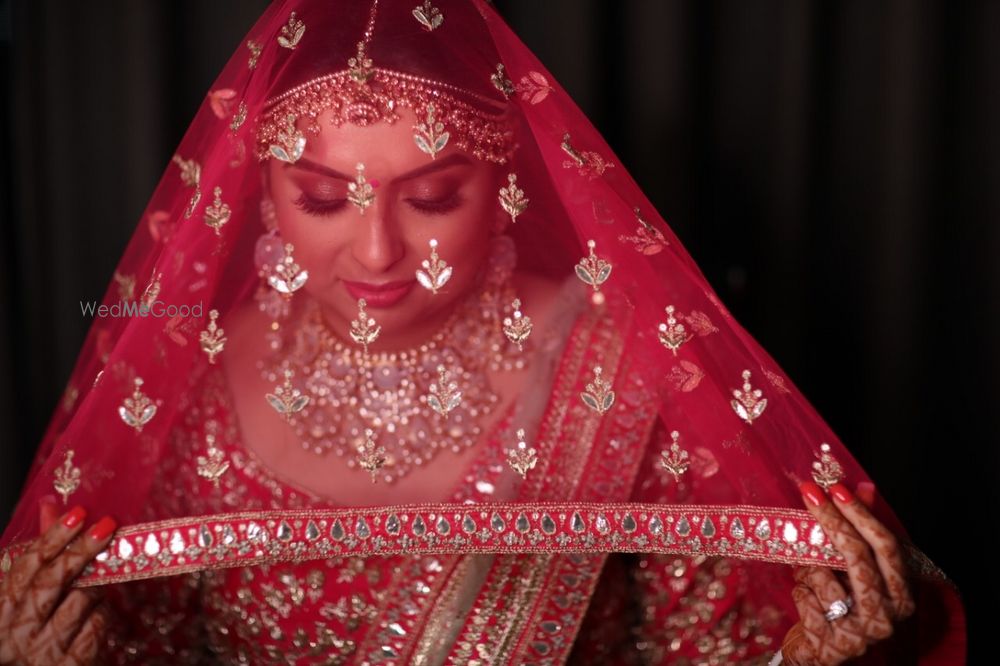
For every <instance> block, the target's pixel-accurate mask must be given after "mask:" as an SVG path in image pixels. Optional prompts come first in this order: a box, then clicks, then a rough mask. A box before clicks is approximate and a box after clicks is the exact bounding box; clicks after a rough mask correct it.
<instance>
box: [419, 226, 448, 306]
mask: <svg viewBox="0 0 1000 666" xmlns="http://www.w3.org/2000/svg"><path fill="white" fill-rule="evenodd" d="M430 246H431V258H430V259H424V260H423V261H421V262H420V265H421V266H422V267H423V270H421V269H417V272H416V276H417V282H419V283H420V286H422V287H423V288H424V289H429V290H430V291H431V293H434V294H436V293H438V290H439V289H441V287H443V286H444V285H445V283H447V282H448V280H450V279H451V273H452V267H451V266H449V265H448V264H447V263H446V262H445V261H444V260H443V259H441V257H439V256H438V253H437V246H438V242H437V239H435V238H432V239H431V240H430Z"/></svg>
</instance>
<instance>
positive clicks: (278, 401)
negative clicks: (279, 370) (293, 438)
mask: <svg viewBox="0 0 1000 666" xmlns="http://www.w3.org/2000/svg"><path fill="white" fill-rule="evenodd" d="M292 374H293V373H292V371H291V370H289V369H286V370H285V381H284V383H283V384H282V385H281V386H278V387H276V388H275V389H274V393H267V394H265V395H264V398H266V399H267V402H268V404H269V405H271V407H273V408H274V411H276V412H278V413H279V414H281V415H282V416H283V417H285V420H286V421H291V418H292V414H297V413H298V412H301V411H302V410H303V409H305V407H306V405H308V404H309V396H307V395H303V394H302V391H300V390H299V389H297V388H295V387H294V386H292Z"/></svg>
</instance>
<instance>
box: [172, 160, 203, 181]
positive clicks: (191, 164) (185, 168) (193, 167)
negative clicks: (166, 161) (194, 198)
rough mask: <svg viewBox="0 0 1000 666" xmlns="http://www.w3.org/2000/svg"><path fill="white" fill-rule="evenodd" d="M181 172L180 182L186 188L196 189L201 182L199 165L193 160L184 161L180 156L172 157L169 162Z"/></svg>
mask: <svg viewBox="0 0 1000 666" xmlns="http://www.w3.org/2000/svg"><path fill="white" fill-rule="evenodd" d="M171 161H172V162H173V163H174V164H176V165H177V166H178V168H179V169H180V170H181V182H182V183H184V184H185V185H187V186H188V187H195V188H197V187H198V184H199V183H200V182H201V165H200V164H198V163H197V162H196V161H194V160H193V159H191V160H186V159H184V158H182V157H181V156H180V155H174V157H173V159H172V160H171Z"/></svg>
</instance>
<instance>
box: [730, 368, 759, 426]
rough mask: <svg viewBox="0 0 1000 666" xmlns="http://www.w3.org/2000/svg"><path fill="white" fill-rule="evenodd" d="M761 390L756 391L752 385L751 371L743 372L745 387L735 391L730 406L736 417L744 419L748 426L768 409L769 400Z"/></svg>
mask: <svg viewBox="0 0 1000 666" xmlns="http://www.w3.org/2000/svg"><path fill="white" fill-rule="evenodd" d="M763 396H764V394H763V392H762V391H761V390H760V389H755V388H753V386H751V385H750V371H749V370H744V371H743V386H742V388H739V389H733V400H731V401H730V404H731V405H732V407H733V411H735V412H736V415H737V416H739V417H740V418H741V419H743V420H744V421H745V422H746V423H747V425H750V424H752V423H753V422H754V420H756V419H757V418H758V417H759V416H760V415H761V414H763V413H764V410H765V409H766V408H767V398H765V397H763Z"/></svg>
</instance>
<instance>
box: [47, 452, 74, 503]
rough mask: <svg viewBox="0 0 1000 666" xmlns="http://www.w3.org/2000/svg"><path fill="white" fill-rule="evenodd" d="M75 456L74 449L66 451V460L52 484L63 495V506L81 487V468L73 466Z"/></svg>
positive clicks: (57, 470) (56, 473)
mask: <svg viewBox="0 0 1000 666" xmlns="http://www.w3.org/2000/svg"><path fill="white" fill-rule="evenodd" d="M73 455H74V451H73V450H72V449H70V450H68V451H66V458H65V460H63V464H62V467H59V468H57V469H56V471H55V481H54V482H53V484H52V485H53V487H54V488H55V489H56V492H57V493H59V494H60V495H62V500H63V504H66V503H67V502H68V501H69V496H70V495H72V494H73V493H74V492H76V489H77V488H79V487H80V468H79V467H76V466H74V465H73Z"/></svg>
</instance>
